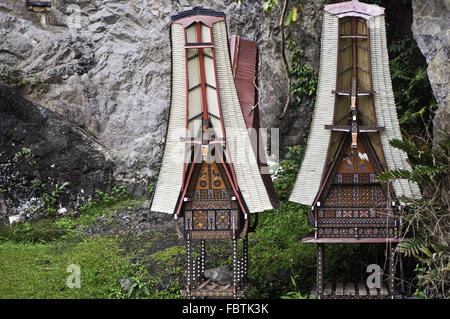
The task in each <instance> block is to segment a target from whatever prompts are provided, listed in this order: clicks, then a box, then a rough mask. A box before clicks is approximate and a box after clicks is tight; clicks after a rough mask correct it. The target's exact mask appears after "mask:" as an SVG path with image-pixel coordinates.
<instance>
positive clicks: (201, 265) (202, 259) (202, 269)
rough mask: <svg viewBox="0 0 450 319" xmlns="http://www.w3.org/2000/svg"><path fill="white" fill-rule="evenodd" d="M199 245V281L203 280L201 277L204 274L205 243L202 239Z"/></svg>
mask: <svg viewBox="0 0 450 319" xmlns="http://www.w3.org/2000/svg"><path fill="white" fill-rule="evenodd" d="M200 245H201V247H200V280H201V279H202V278H203V275H204V274H205V257H206V251H205V246H206V242H205V240H204V239H202V241H201V244H200Z"/></svg>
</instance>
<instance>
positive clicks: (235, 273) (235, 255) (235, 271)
mask: <svg viewBox="0 0 450 319" xmlns="http://www.w3.org/2000/svg"><path fill="white" fill-rule="evenodd" d="M237 244H238V240H237V238H234V239H233V298H234V299H236V298H237V289H238V287H237V282H238V265H237V258H238V249H237V246H238V245H237Z"/></svg>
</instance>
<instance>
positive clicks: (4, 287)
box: [0, 236, 145, 299]
mask: <svg viewBox="0 0 450 319" xmlns="http://www.w3.org/2000/svg"><path fill="white" fill-rule="evenodd" d="M119 243H120V239H119V238H118V237H106V236H92V237H89V238H85V239H83V240H81V241H66V242H52V243H46V244H45V243H16V242H3V243H0V298H20V299H28V298H33V299H34V298H45V299H46V298H51V299H52V298H69V299H72V298H93V299H104V298H111V297H114V298H118V297H123V296H122V294H121V292H120V284H119V280H120V278H123V277H127V276H131V275H132V274H134V275H135V274H136V273H140V274H143V273H145V271H144V270H142V269H141V268H140V267H139V266H138V269H137V268H136V267H137V266H135V265H132V264H131V263H129V261H128V259H127V258H125V257H122V256H119V255H118V253H117V252H118V248H119ZM71 264H75V265H78V266H79V267H80V284H81V288H69V287H68V286H67V278H68V276H70V275H71V273H70V272H67V271H66V270H67V267H68V266H69V265H71Z"/></svg>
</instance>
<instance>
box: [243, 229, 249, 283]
mask: <svg viewBox="0 0 450 319" xmlns="http://www.w3.org/2000/svg"><path fill="white" fill-rule="evenodd" d="M242 246H243V248H242V250H243V255H244V257H243V260H244V274H243V281H247V276H248V235H245V237H244V239H243V243H242Z"/></svg>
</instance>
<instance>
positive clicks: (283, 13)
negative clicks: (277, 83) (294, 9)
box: [279, 0, 291, 119]
mask: <svg viewBox="0 0 450 319" xmlns="http://www.w3.org/2000/svg"><path fill="white" fill-rule="evenodd" d="M288 3H289V0H284V5H283V10H282V11H281V17H280V24H279V26H280V31H281V61H282V62H283V66H284V72H285V74H286V80H287V84H288V85H287V98H286V103H285V104H284V109H283V113H281V115H280V119H282V118H283V117H284V116H285V115H286V111H287V108H288V106H289V104H290V103H291V78H290V76H289V65H288V61H287V59H286V36H285V34H284V18H285V16H286V9H287V6H288Z"/></svg>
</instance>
